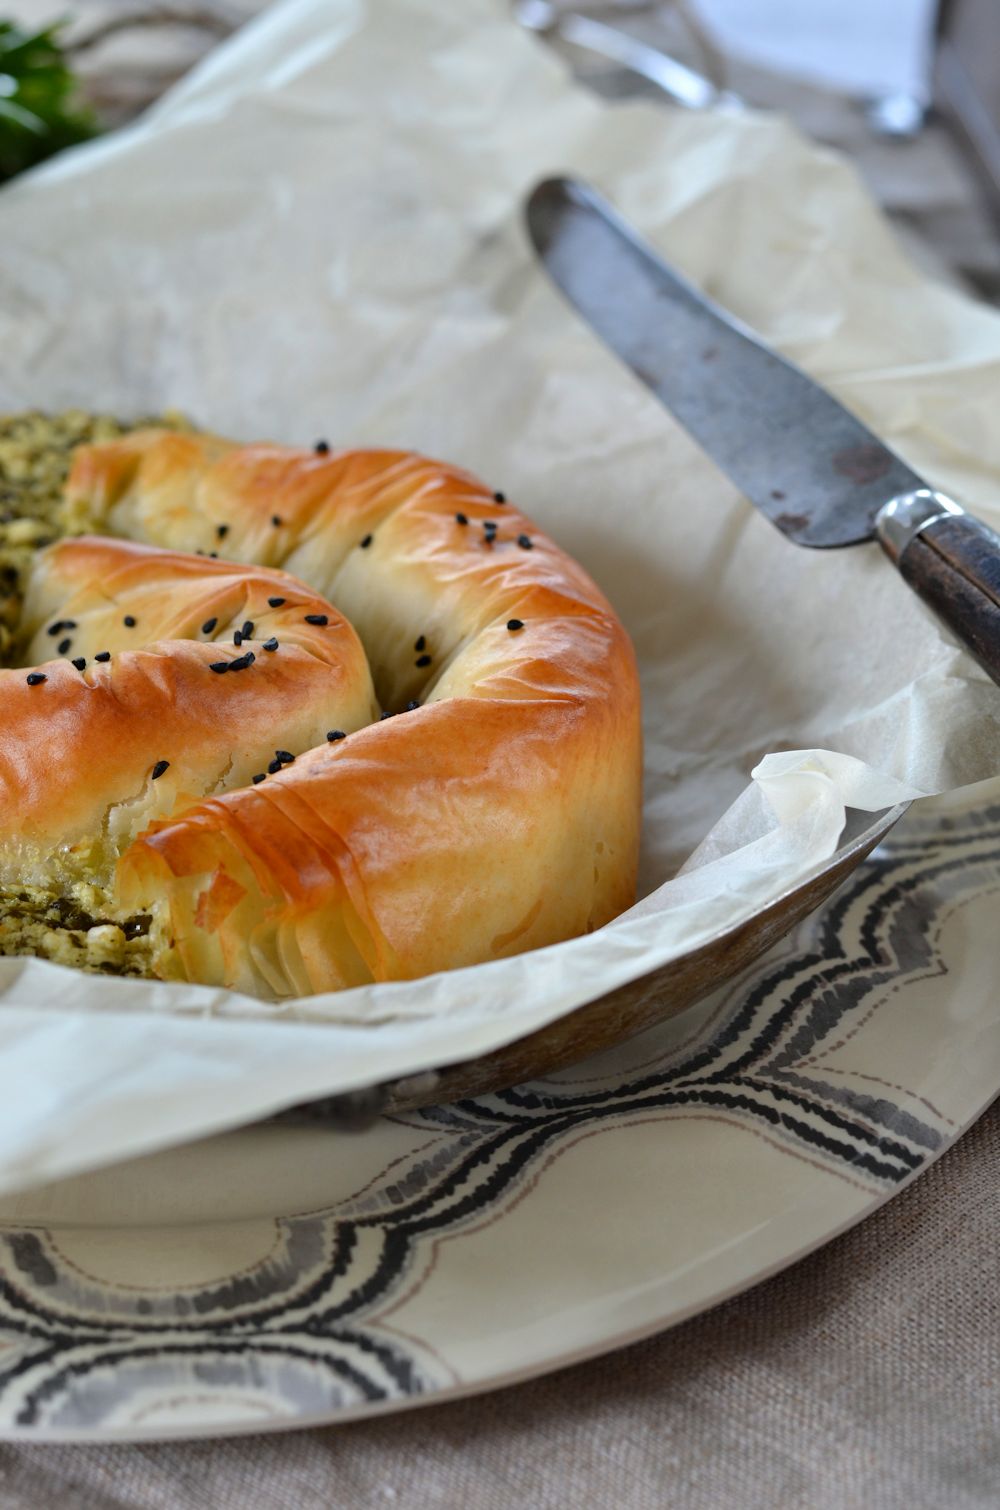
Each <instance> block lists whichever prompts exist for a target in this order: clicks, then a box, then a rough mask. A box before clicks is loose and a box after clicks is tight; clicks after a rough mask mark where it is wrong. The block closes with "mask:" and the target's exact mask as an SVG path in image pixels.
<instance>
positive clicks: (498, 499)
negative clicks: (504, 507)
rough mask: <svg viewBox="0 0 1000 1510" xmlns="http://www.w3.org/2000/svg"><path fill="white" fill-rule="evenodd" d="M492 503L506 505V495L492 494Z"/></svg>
mask: <svg viewBox="0 0 1000 1510" xmlns="http://www.w3.org/2000/svg"><path fill="white" fill-rule="evenodd" d="M493 502H494V503H506V502H507V494H506V493H494V494H493Z"/></svg>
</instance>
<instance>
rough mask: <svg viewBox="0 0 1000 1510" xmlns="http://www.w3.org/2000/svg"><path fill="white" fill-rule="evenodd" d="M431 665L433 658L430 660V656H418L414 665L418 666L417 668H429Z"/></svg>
mask: <svg viewBox="0 0 1000 1510" xmlns="http://www.w3.org/2000/svg"><path fill="white" fill-rule="evenodd" d="M430 663H431V658H430V656H429V655H418V656H417V659H416V661H415V662H414V665H416V666H429V665H430Z"/></svg>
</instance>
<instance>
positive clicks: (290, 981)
mask: <svg viewBox="0 0 1000 1510" xmlns="http://www.w3.org/2000/svg"><path fill="white" fill-rule="evenodd" d="M66 497H67V509H66V517H67V524H68V528H69V529H70V530H72V531H79V530H88V531H91V532H95V533H99V534H104V533H107V534H110V535H114V536H121V537H127V541H129V542H133V543H126V540H124V539H122V540H109V539H93V538H88V539H84V540H75V541H65V542H62V543H61V544H59V545H57V546H55V547H52V548H50V550H49V552H48V553H46V554H44V555H43V556H41V557H39V563H38V565H37V567H36V571H35V574H34V576H33V578H32V582H31V585H30V588H29V591H28V594H27V598H26V602H25V609H24V622H23V625H22V634H23V636H24V637H25V638H26V651H25V654H24V656H23V657H22V660H23V663H24V664H33V663H34V658H35V657H37V659H38V660H39V661H41V660H42V659H43V654H42V652H43V650H44V649H48V650H49V653H50V654H51V644H52V638H53V637H52V636H51V635H50V634H49V633H48V631H49V630H50V629H51V625H52V623H53V622H58V620H59V618H62V619H70V620H73V621H75V627H74V629H73V630H72V635H73V637H74V638H73V643H72V645H71V647H70V654H69V656H68V657H67V658H64V659H63V660H61V661H60V662H59V664H58V665H57V666H54V667H53V666H51V665H48V664H45V665H42V666H40V667H39V669H40V670H41V671H43V672H44V673H45V674H46V676H47V678H48V680H47V681H46V683H45V684H44V685H35V686H31V687H28V686H27V684H26V681H25V678H24V676H23V673H22V672H20V671H13V670H8V671H5V672H3V673H0V675H2V676H3V677H4V678H15V679H19V681H18V685H17V687H16V689H15V690H16V695H17V698H18V704H17V711H16V718H15V719H14V720H13V723H14V725H15V727H16V726H17V725H18V724H22V723H23V727H24V729H25V730H26V731H27V730H28V729H29V727H30V728H35V725H36V724H37V725H38V727H41V721H43V720H44V719H45V717H46V712H45V704H46V703H50V704H51V709H52V712H53V714H54V715H55V716H56V718H57V721H58V720H62V723H63V727H64V728H68V727H69V726H70V723H71V722H72V720H73V719H79V720H81V721H82V722H81V724H80V729H81V733H82V735H83V737H85V738H86V739H87V740H88V741H89V742H90V743H91V745H92V747H93V748H96V749H100V750H101V751H103V753H104V754H105V755H106V756H107V758H108V760H109V763H110V764H109V771H108V775H107V778H106V780H105V779H104V778H102V781H101V782H96V783H94V784H93V789H90V790H86V791H85V792H83V793H81V792H79V791H77V790H74V788H73V784H72V783H71V782H69V781H67V782H66V784H65V792H63V790H62V788H61V787H60V788H59V793H60V795H58V797H57V798H54V800H53V801H52V803H51V806H50V807H49V808H48V809H46V805H45V801H44V800H43V798H42V796H41V795H39V798H38V801H37V802H36V803H35V804H34V806H32V802H31V801H30V800H29V801H25V802H24V814H25V816H24V821H23V825H22V831H19V837H18V841H17V843H18V845H20V853H21V859H20V861H19V863H21V864H24V863H26V860H25V857H27V856H30V855H31V854H36V855H38V856H42V855H43V854H44V852H45V846H46V845H47V844H50V843H52V842H53V840H55V839H56V838H57V837H58V836H59V835H61V836H62V838H63V843H64V844H65V842H66V840H67V839H69V840H70V842H71V843H72V842H84V843H86V842H89V841H88V839H87V836H89V835H92V833H93V831H94V817H93V815H94V813H95V812H96V811H97V810H99V809H100V810H102V811H103V810H105V809H106V810H107V811H109V812H110V813H111V815H112V816H111V818H110V820H107V821H105V820H102V823H101V824H100V825H99V826H100V829H101V832H102V833H103V834H104V849H103V851H102V854H101V859H102V862H103V863H105V864H106V863H107V862H108V860H109V859H113V861H114V864H113V867H112V870H111V871H109V872H108V885H109V888H110V890H109V908H110V910H111V911H112V913H113V915H114V916H115V917H117V918H124V917H135V916H142V917H146V918H150V919H151V920H152V922H151V924H150V926H149V929H148V938H149V946H148V950H149V953H148V964H147V968H148V970H149V972H150V973H153V974H156V975H159V976H162V977H166V978H179V979H188V980H197V981H203V982H208V983H218V984H221V985H226V986H231V987H235V988H237V989H240V990H246V991H249V992H252V993H256V994H264V995H276V996H279V997H281V996H289V995H299V994H306V993H310V992H318V991H326V990H336V989H339V988H343V987H347V986H352V985H357V984H362V983H365V982H370V981H373V980H378V981H382V980H394V979H405V978H409V977H414V976H419V975H423V974H427V973H431V972H433V971H436V970H440V969H449V968H455V967H457V966H462V965H467V964H474V963H479V962H482V961H487V960H491V959H496V958H501V957H503V956H505V955H510V954H513V953H517V952H520V951H522V950H526V949H532V948H536V947H539V946H541V945H544V944H548V943H552V942H556V941H559V940H562V939H566V938H569V937H572V936H574V935H576V934H579V933H583V932H586V931H588V930H590V929H593V928H596V927H599V926H600V925H601V924H603V923H605V922H607V921H609V920H610V919H611V918H613V917H614V916H615V915H616V914H617V913H619V912H621V911H622V910H623V909H624V908H626V907H627V906H628V905H629V904H630V903H631V901H632V899H633V895H634V885H635V868H636V859H637V849H638V833H639V798H640V766H641V746H640V732H639V696H638V683H637V677H636V670H635V663H634V657H633V652H632V648H631V645H630V643H629V640H628V637H627V636H626V634H625V632H624V630H623V629H622V627H621V625H620V624H619V622H618V620H617V618H616V617H615V614H614V613H613V611H612V609H611V608H610V606H609V605H608V603H607V601H606V600H605V598H604V597H603V596H602V594H601V593H600V591H599V589H598V588H597V587H596V586H595V584H594V583H593V581H592V580H591V579H590V578H589V576H588V575H587V574H586V573H585V572H584V571H583V570H582V568H580V567H579V566H578V565H577V564H576V563H574V562H573V561H572V560H571V559H570V558H569V557H568V556H567V555H566V554H565V553H564V552H563V551H562V550H560V549H559V548H558V547H557V546H556V545H555V544H554V543H553V542H552V541H551V540H550V539H548V538H547V537H546V536H545V535H543V534H542V533H541V532H540V531H538V530H537V529H536V528H535V527H534V526H533V525H532V524H531V522H530V521H529V520H528V519H526V518H525V517H524V516H523V515H522V514H520V513H519V512H518V511H517V510H516V508H515V507H514V506H513V505H512V504H511V503H509V502H507V501H506V500H504V499H503V498H502V495H496V494H494V493H492V492H490V491H488V490H486V489H485V488H483V486H482V485H481V484H480V483H478V482H477V481H476V480H475V479H473V478H472V477H470V476H469V475H467V474H465V473H463V472H461V471H459V470H457V469H455V468H452V467H449V466H446V465H443V464H441V463H437V462H432V461H428V460H425V459H423V458H421V457H418V456H414V455H410V454H405V453H399V452H387V451H356V452H340V453H326V454H322V453H316V452H302V451H295V450H291V449H286V448H282V447H278V446H271V445H252V446H238V445H234V444H231V443H229V442H226V441H223V440H220V439H218V438H215V437H211V436H204V435H191V434H177V433H172V432H167V431H159V430H147V431H137V432H134V433H132V434H129V435H125V436H123V437H122V438H121V439H118V440H114V441H111V442H109V443H106V444H101V445H94V446H85V447H82V448H81V449H79V450H78V451H77V452H76V454H75V457H74V461H73V464H72V469H71V472H70V477H69V483H68V487H67V494H66ZM150 548H152V549H150ZM101 552H105V553H107V560H106V561H105V560H104V559H103V558H102V557H101ZM196 552H197V553H202V554H195V553H196ZM210 552H218V553H219V555H220V556H224V557H225V558H226V559H225V560H221V559H220V560H213V559H211V557H210V555H209V554H208V553H210ZM180 553H183V554H180ZM234 563H246V564H245V565H242V566H239V565H235V564H234ZM261 568H265V570H261ZM269 571H280V572H284V573H290V574H291V576H292V577H293V578H294V579H297V581H295V582H294V583H292V584H289V582H288V579H287V578H284V579H282V580H283V581H284V582H285V584H286V586H285V587H284V588H283V589H281V590H280V591H275V590H273V587H272V585H271V579H270V578H269V575H268V573H269ZM157 583H158V584H159V586H157ZM301 584H306V586H302V585H301ZM313 594H319V595H320V596H321V597H322V599H323V600H325V601H324V603H323V604H322V605H321V606H320V607H319V608H315V609H314V605H312V604H311V603H309V602H307V599H310V597H311V595H313ZM274 597H284V598H285V599H286V602H285V603H283V604H281V605H280V606H279V607H278V608H270V607H268V606H267V605H268V599H270V598H274ZM130 605H132V606H130ZM333 605H336V606H335V607H334V606H333ZM140 608H141V615H140V612H139V609H140ZM313 612H315V615H316V616H318V617H325V618H326V620H327V622H326V623H325V624H319V623H314V624H309V623H308V622H307V619H306V615H307V614H311V613H313ZM125 614H128V615H129V616H130V617H132V618H134V619H135V620H136V624H135V625H134V626H132V627H130V628H126V627H125V624H124V616H125ZM341 616H343V617H341ZM211 618H215V619H217V620H218V626H217V629H218V636H219V639H220V640H221V641H224V642H225V643H226V644H227V648H226V649H225V650H224V651H220V650H219V648H218V642H217V641H216V640H215V638H214V636H215V633H216V629H215V628H213V630H212V631H211V632H210V633H211V635H212V637H213V638H212V642H211V643H208V642H207V637H206V636H205V635H204V634H203V633H202V632H201V626H202V625H203V624H204V623H206V622H207V621H208V620H209V619H211ZM345 620H346V622H345ZM246 621H250V622H251V631H252V632H251V634H250V636H249V637H248V639H247V641H246V642H245V643H241V644H239V645H233V644H232V634H233V633H234V632H235V631H238V630H239V629H240V628H241V626H242V625H243V624H244V623H245V622H246ZM223 623H224V624H225V631H223V628H222V625H223ZM351 626H353V629H352V627H351ZM139 633H141V636H142V643H141V648H139V646H138V644H137V642H136V641H134V640H133V639H131V638H130V636H135V635H137V634H139ZM355 635H356V638H355ZM265 638H267V639H277V641H278V648H276V649H274V650H265V649H262V645H263V644H264V642H265ZM99 641H100V643H101V646H102V647H103V648H106V649H108V650H110V651H111V661H110V662H108V663H103V664H102V667H101V670H100V672H98V671H97V670H96V668H95V666H94V663H93V659H92V657H93V654H94V652H95V650H96V648H97V645H98V642H99ZM359 641H360V644H359V643H358V642H359ZM59 643H62V641H61V640H60V641H59ZM133 644H135V645H136V648H134V649H133V648H129V647H131V646H132V645H133ZM247 645H249V646H250V648H251V649H252V651H253V653H254V659H253V661H252V662H250V663H249V664H246V665H242V666H240V667H239V668H238V669H237V670H236V671H233V670H231V669H227V670H226V671H225V672H220V671H213V670H212V669H211V663H212V661H213V660H216V659H218V658H220V657H221V658H225V659H227V660H240V659H241V658H242V657H244V656H245V655H246V653H247ZM361 646H363V647H364V652H365V654H366V656H367V666H370V668H371V677H372V681H373V683H374V694H375V698H376V699H377V703H378V705H379V706H378V708H376V707H375V705H374V703H373V702H372V691H371V686H370V684H369V683H368V682H367V674H368V673H367V667H366V666H365V665H364V662H363V657H362V660H361V662H359V659H358V656H359V653H360V647H361ZM78 655H79V656H82V657H84V658H86V660H87V667H86V669H85V670H84V671H79V670H77V669H76V668H74V667H73V665H72V657H77V656H78ZM71 678H75V682H73V681H71V680H70V679H71ZM164 678H166V682H165V681H164ZM81 683H85V684H86V685H87V686H88V688H90V692H89V693H88V695H87V696H85V697H83V698H82V699H81V697H80V695H79V692H76V693H74V692H73V690H72V689H73V687H74V686H77V687H78V686H79V684H81ZM154 685H155V687H156V689H157V690H156V691H155V693H152V692H151V691H150V688H151V687H152V686H154ZM165 688H166V691H165ZM91 701H93V702H94V707H93V711H90V702H91ZM143 708H147V709H148V713H145V714H144V713H143V712H142V711H141V710H142V709H143ZM123 710H124V711H123ZM380 714H381V716H380ZM88 720H89V722H88ZM33 721H34V722H33ZM67 721H69V722H67ZM264 731H266V733H267V736H268V737H267V738H266V739H265V740H264V741H263V743H262V742H261V739H260V735H261V733H262V732H264ZM341 734H342V735H343V736H344V737H342V738H341V737H339V736H340V735H341ZM329 735H332V736H334V737H333V738H328V736H329ZM18 737H20V735H19V736H18ZM26 737H27V736H26ZM76 737H77V736H76V734H75V733H74V741H75V740H76ZM272 751H278V752H280V751H284V752H286V753H287V754H291V755H294V757H295V758H294V760H287V761H284V762H281V761H278V762H277V763H276V764H275V762H274V759H273V758H272V761H270V762H269V763H268V766H267V767H262V765H261V761H262V759H263V756H264V754H265V753H269V752H272ZM6 753H7V752H6V750H5V747H4V746H3V744H2V743H0V758H5V757H6ZM164 760H165V761H168V762H169V765H168V766H167V767H166V768H165V769H164V770H163V771H162V773H160V774H158V775H157V777H156V778H155V779H153V777H152V775H151V772H152V771H153V769H154V767H155V766H156V765H157V763H158V762H161V761H164ZM6 764H7V766H8V767H9V766H11V762H10V761H9V760H7V762H6ZM271 765H273V766H274V768H273V769H270V768H269V767H270V766H271ZM251 768H252V769H251ZM261 774H263V776H264V779H263V780H258V781H256V782H254V781H253V780H252V777H253V776H254V775H257V776H260V775H261ZM40 782H41V778H40ZM102 783H103V784H102ZM42 784H44V783H42ZM28 785H29V787H30V782H29V783H28ZM77 785H78V786H79V783H78V784H77ZM39 790H41V788H40V789H39ZM55 791H56V787H55V786H53V787H52V788H51V789H50V795H52V794H54V793H55ZM18 800H19V801H23V794H22V797H19V798H18ZM77 831H79V833H80V834H81V835H82V836H83V838H82V840H79V839H78V840H76V841H74V840H73V835H74V833H76V832H77ZM16 847H17V846H15V848H16ZM11 853H13V850H12V851H11ZM39 863H40V864H41V867H42V870H43V871H44V861H40V862H39Z"/></svg>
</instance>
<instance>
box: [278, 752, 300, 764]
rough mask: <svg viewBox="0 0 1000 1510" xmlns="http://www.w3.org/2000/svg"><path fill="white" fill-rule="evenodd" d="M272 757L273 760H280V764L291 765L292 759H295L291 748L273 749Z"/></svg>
mask: <svg viewBox="0 0 1000 1510" xmlns="http://www.w3.org/2000/svg"><path fill="white" fill-rule="evenodd" d="M274 758H275V760H280V761H281V764H282V765H291V763H292V761H293V760H294V759H295V756H294V755H293V754H292V752H291V750H275V752H274Z"/></svg>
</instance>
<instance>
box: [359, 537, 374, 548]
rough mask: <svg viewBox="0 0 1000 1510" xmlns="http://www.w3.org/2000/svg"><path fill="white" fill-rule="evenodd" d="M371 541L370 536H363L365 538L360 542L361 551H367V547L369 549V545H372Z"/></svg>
mask: <svg viewBox="0 0 1000 1510" xmlns="http://www.w3.org/2000/svg"><path fill="white" fill-rule="evenodd" d="M372 539H373V537H372V536H371V535H366V536H365V538H364V539H363V540H362V542H361V549H362V550H363V551H366V550H367V549H368V547H369V546H370V545H371V543H372Z"/></svg>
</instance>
